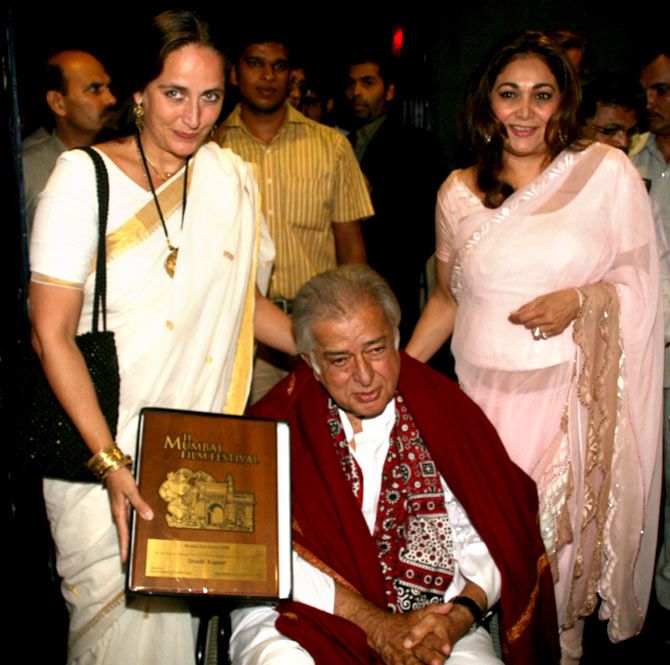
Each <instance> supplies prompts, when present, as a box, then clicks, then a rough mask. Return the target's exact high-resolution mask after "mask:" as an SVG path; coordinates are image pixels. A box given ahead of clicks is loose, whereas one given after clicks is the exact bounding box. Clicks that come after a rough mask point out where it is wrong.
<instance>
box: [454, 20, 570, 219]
mask: <svg viewBox="0 0 670 665" xmlns="http://www.w3.org/2000/svg"><path fill="white" fill-rule="evenodd" d="M526 55H533V56H537V57H538V58H540V60H542V61H543V62H544V63H545V64H546V65H547V67H549V69H550V70H551V73H552V74H553V75H554V76H555V78H556V81H557V83H558V88H559V91H560V93H561V101H560V104H559V107H558V109H557V110H556V113H554V115H553V116H552V118H551V119H550V120H549V122H548V123H547V129H546V133H545V141H546V142H547V146H548V147H549V155H550V157H551V158H552V159H553V158H554V157H556V156H557V155H558V154H559V153H560V152H561V151H562V150H563V149H565V148H567V147H568V146H570V147H571V148H573V149H577V150H579V149H581V148H580V146H579V145H578V144H575V141H577V139H578V137H579V133H580V128H579V121H578V119H577V110H578V108H579V103H580V90H579V82H578V79H577V76H576V74H575V72H574V69H573V68H572V65H571V64H570V61H569V60H568V58H567V56H566V55H565V53H564V51H563V50H562V49H561V48H560V47H559V46H558V45H557V44H556V43H555V42H554V41H552V40H551V39H549V38H548V37H547V36H546V35H544V34H543V33H541V32H536V31H533V30H526V31H524V32H521V33H516V34H515V35H513V36H512V37H511V38H508V39H506V40H505V41H504V42H502V43H501V44H500V45H499V46H498V47H497V48H495V49H494V50H493V51H492V52H491V55H490V57H488V58H487V59H486V60H485V61H484V63H483V64H482V65H481V66H480V67H479V69H478V70H477V71H476V72H475V74H474V76H473V78H472V79H471V82H470V86H469V88H468V95H467V98H466V103H465V112H464V115H463V122H462V124H463V134H464V139H465V141H466V142H467V143H468V144H469V147H470V149H471V150H472V153H473V155H474V157H475V159H476V173H477V187H478V188H479V190H480V191H481V192H482V193H483V194H484V204H485V205H486V206H487V207H489V208H497V207H498V206H500V205H501V204H502V202H503V201H504V200H505V199H506V198H507V197H508V196H510V195H511V194H512V193H513V191H514V190H513V188H512V187H511V186H510V185H509V184H507V183H505V182H503V181H501V180H500V179H499V176H500V172H501V170H502V156H503V142H504V139H505V137H506V130H505V127H504V126H503V124H502V123H501V122H500V121H499V120H498V119H497V118H496V117H495V116H494V115H493V111H492V109H491V93H492V91H493V86H494V84H495V80H496V78H497V77H498V75H499V74H500V72H501V71H502V70H503V69H504V68H505V67H506V66H507V65H508V64H509V63H510V62H512V61H513V60H516V59H517V58H520V57H522V56H526Z"/></svg>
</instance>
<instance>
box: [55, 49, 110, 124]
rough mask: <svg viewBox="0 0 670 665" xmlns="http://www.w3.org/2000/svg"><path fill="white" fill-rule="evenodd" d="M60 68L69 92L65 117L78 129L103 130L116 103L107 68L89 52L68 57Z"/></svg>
mask: <svg viewBox="0 0 670 665" xmlns="http://www.w3.org/2000/svg"><path fill="white" fill-rule="evenodd" d="M61 68H62V70H63V78H64V79H65V90H66V92H65V94H64V95H63V96H62V104H63V106H62V110H63V117H64V118H65V119H66V120H67V121H68V122H69V124H70V125H72V126H73V127H76V128H77V129H79V130H83V131H91V132H97V131H100V129H102V126H103V125H104V124H105V121H106V120H107V118H108V117H109V115H110V113H111V111H112V109H113V107H114V105H115V104H116V98H115V97H114V95H113V94H112V92H111V90H110V89H109V84H110V78H109V75H108V74H107V72H106V71H105V68H104V67H103V66H102V64H101V63H100V62H99V61H98V60H97V59H96V58H94V57H93V56H92V55H89V54H88V53H78V54H77V55H72V56H71V57H68V58H67V59H65V60H64V61H63V62H62V64H61Z"/></svg>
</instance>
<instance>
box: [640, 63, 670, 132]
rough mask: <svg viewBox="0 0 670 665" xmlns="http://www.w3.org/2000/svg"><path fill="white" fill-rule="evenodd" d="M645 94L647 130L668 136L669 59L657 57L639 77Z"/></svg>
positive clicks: (669, 117) (669, 122) (669, 98)
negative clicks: (647, 115) (647, 117)
mask: <svg viewBox="0 0 670 665" xmlns="http://www.w3.org/2000/svg"><path fill="white" fill-rule="evenodd" d="M640 83H641V84H642V87H643V88H644V89H645V91H646V93H647V112H648V114H649V129H651V131H652V132H654V134H663V135H668V134H670V58H668V57H667V56H665V55H659V56H658V58H656V60H654V61H652V62H651V63H649V64H648V65H647V66H646V67H645V68H644V69H643V70H642V74H641V76H640Z"/></svg>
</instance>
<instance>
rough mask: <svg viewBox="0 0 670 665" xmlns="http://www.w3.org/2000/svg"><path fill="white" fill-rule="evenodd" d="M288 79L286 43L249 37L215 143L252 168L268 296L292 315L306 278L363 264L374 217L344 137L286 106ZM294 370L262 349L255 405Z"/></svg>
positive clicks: (237, 62) (268, 37)
mask: <svg viewBox="0 0 670 665" xmlns="http://www.w3.org/2000/svg"><path fill="white" fill-rule="evenodd" d="M289 72H290V62H289V51H288V48H287V46H286V44H285V40H284V39H283V38H282V37H280V36H277V35H272V34H270V33H267V34H261V33H259V34H257V35H249V36H248V37H246V39H244V40H243V41H242V43H240V45H239V50H238V55H237V57H236V58H235V59H234V68H233V72H232V77H231V80H232V83H233V84H235V85H237V87H238V89H239V94H240V99H241V101H240V103H239V104H238V105H237V106H236V107H235V109H234V110H233V112H232V113H231V114H230V115H229V116H228V118H227V119H226V120H225V122H224V123H223V125H222V127H221V129H220V130H219V133H218V135H217V140H218V142H219V143H220V144H221V145H222V146H223V147H226V148H231V149H232V150H233V151H234V152H235V153H237V154H238V155H240V156H241V157H242V158H243V159H244V160H245V161H247V162H250V163H252V164H253V165H254V169H255V174H256V180H257V182H258V186H259V189H260V191H261V200H262V208H263V214H264V216H265V219H266V220H267V223H268V225H269V227H270V233H271V235H272V239H273V241H274V243H275V250H276V256H275V263H274V269H273V272H272V276H271V279H270V286H269V294H268V295H269V297H270V298H271V299H272V300H273V301H274V302H275V303H277V304H278V305H279V306H281V307H282V308H283V309H284V310H285V311H287V312H289V313H290V310H291V303H292V300H293V298H294V297H295V295H296V293H297V291H298V289H299V288H300V287H301V286H302V284H304V283H305V282H306V281H307V280H308V279H310V278H311V277H313V276H314V275H316V274H318V273H320V272H323V271H325V270H330V269H332V268H334V267H335V266H336V265H337V264H345V263H364V262H365V246H364V243H363V237H362V235H361V230H360V220H361V219H364V218H366V217H369V216H371V215H372V214H373V212H374V211H373V209H372V204H371V203H370V197H369V195H368V191H367V187H366V183H365V178H364V176H363V174H362V173H361V170H360V168H359V166H358V162H357V161H356V157H355V156H354V153H353V150H352V148H351V146H350V144H349V142H348V141H347V140H346V138H345V137H344V136H342V134H340V133H339V132H337V131H335V130H333V129H331V128H330V127H326V126H325V125H321V124H318V123H316V122H313V121H312V120H309V119H308V118H306V117H305V116H303V115H302V114H301V113H300V112H298V111H297V110H296V109H294V108H293V107H292V106H291V105H290V104H288V103H287V98H288V92H289ZM290 366H291V363H290V359H288V358H286V357H278V355H277V354H276V353H274V352H273V353H270V352H269V350H268V349H266V348H263V347H261V348H259V350H258V357H257V361H256V366H255V369H254V381H253V385H252V402H253V401H256V400H257V399H259V398H260V397H262V396H263V395H264V394H265V393H266V392H267V391H268V390H269V389H270V388H271V387H272V386H273V385H274V384H275V383H276V382H277V381H279V379H281V378H282V377H283V376H285V374H286V371H287V370H288V369H290Z"/></svg>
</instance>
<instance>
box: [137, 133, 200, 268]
mask: <svg viewBox="0 0 670 665" xmlns="http://www.w3.org/2000/svg"><path fill="white" fill-rule="evenodd" d="M135 145H136V146H137V152H138V154H139V156H140V161H141V162H142V166H143V167H144V175H145V176H146V178H147V183H148V184H149V189H150V190H151V194H152V195H153V197H154V204H155V205H156V210H157V212H158V216H159V217H160V220H161V224H162V225H163V232H164V233H165V239H166V240H167V246H168V249H169V250H170V253H169V254H168V256H167V258H166V259H165V263H164V264H163V266H164V267H165V272H166V273H167V274H168V275H169V276H170V277H174V272H175V270H176V269H177V257H178V256H179V247H175V246H174V245H173V244H172V242H171V241H170V236H169V234H168V230H167V224H166V223H165V218H164V217H163V211H162V210H161V206H160V203H159V202H158V197H157V196H156V190H155V189H154V185H153V183H152V182H151V174H150V173H149V164H148V162H147V158H146V156H145V154H144V149H143V148H142V141H141V140H140V134H139V132H137V133H136V134H135ZM189 159H190V157H187V158H186V163H185V164H184V192H183V194H182V199H181V227H180V228H181V229H183V228H184V213H185V212H186V185H187V183H188V160H189ZM172 175H174V174H172Z"/></svg>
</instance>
